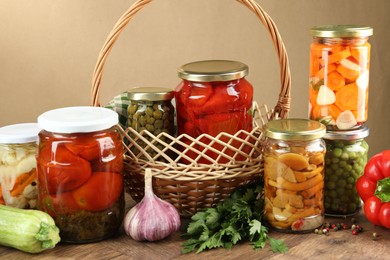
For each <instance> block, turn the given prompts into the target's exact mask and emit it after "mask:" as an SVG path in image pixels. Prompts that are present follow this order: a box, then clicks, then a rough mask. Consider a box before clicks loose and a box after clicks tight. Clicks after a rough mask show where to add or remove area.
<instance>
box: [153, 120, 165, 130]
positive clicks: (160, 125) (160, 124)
mask: <svg viewBox="0 0 390 260" xmlns="http://www.w3.org/2000/svg"><path fill="white" fill-rule="evenodd" d="M154 127H155V128H156V129H161V128H163V121H162V120H160V119H158V120H156V121H155V122H154Z"/></svg>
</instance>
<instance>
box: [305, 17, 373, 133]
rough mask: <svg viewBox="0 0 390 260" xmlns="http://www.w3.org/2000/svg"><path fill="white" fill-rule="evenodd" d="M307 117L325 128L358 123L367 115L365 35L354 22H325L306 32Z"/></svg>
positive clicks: (369, 32) (368, 29)
mask: <svg viewBox="0 0 390 260" xmlns="http://www.w3.org/2000/svg"><path fill="white" fill-rule="evenodd" d="M310 33H311V35H312V36H313V43H312V44H311V47H310V80H309V99H310V102H309V116H310V119H313V120H318V121H320V122H322V123H324V124H325V125H327V127H328V129H336V130H345V129H351V128H354V127H356V126H359V125H361V124H362V123H364V122H366V121H367V116H368V89H369V72H370V49H371V45H370V43H369V42H368V38H369V36H371V35H372V34H373V29H372V28H371V27H366V26H358V25H326V26H317V27H313V28H312V29H311V31H310Z"/></svg>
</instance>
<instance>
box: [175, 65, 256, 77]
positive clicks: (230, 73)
mask: <svg viewBox="0 0 390 260" xmlns="http://www.w3.org/2000/svg"><path fill="white" fill-rule="evenodd" d="M177 72H178V76H179V77H180V78H182V79H185V80H189V81H195V82H211V81H229V80H235V79H240V78H243V77H245V76H246V75H248V66H247V65H245V64H244V63H242V62H238V61H231V60H205V61H196V62H191V63H187V64H185V65H183V66H181V67H180V68H179V69H178V71H177Z"/></svg>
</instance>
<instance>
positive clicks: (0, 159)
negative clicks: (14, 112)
mask: <svg viewBox="0 0 390 260" xmlns="http://www.w3.org/2000/svg"><path fill="white" fill-rule="evenodd" d="M38 133H39V128H38V125H37V124H36V123H25V124H15V125H8V126H4V127H1V128H0V204H3V205H7V206H11V207H15V208H31V209H34V208H36V206H37V198H38V191H37V172H36V166H37V161H36V152H37V141H38Z"/></svg>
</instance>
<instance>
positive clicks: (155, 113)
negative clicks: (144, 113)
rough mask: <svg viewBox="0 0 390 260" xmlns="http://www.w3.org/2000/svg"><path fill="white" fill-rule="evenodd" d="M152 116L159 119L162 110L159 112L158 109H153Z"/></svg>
mask: <svg viewBox="0 0 390 260" xmlns="http://www.w3.org/2000/svg"><path fill="white" fill-rule="evenodd" d="M153 117H154V118H155V119H161V118H162V112H161V111H160V110H155V111H154V112H153Z"/></svg>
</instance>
